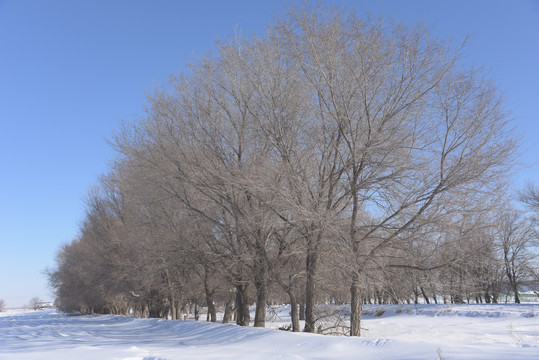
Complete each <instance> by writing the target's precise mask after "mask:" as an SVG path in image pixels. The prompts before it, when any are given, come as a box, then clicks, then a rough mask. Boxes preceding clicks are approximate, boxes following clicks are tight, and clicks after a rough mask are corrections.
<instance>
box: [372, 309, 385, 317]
mask: <svg viewBox="0 0 539 360" xmlns="http://www.w3.org/2000/svg"><path fill="white" fill-rule="evenodd" d="M385 312H386V311H385V310H378V311H377V312H376V314H374V316H376V317H380V316H382V315H384V313H385Z"/></svg>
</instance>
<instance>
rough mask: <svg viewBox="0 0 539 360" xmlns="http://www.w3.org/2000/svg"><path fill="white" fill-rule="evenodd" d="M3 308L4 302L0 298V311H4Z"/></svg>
mask: <svg viewBox="0 0 539 360" xmlns="http://www.w3.org/2000/svg"><path fill="white" fill-rule="evenodd" d="M5 308H6V302H5V301H4V299H0V312H1V311H4V310H5Z"/></svg>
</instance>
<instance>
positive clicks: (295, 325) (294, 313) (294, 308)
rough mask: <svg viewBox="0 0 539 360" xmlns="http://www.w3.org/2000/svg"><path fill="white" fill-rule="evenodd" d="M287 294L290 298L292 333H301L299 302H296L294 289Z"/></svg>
mask: <svg viewBox="0 0 539 360" xmlns="http://www.w3.org/2000/svg"><path fill="white" fill-rule="evenodd" d="M287 293H288V297H289V298H290V317H291V319H292V331H293V332H299V331H300V327H299V316H298V302H297V301H296V295H294V292H293V291H292V289H288V291H287Z"/></svg>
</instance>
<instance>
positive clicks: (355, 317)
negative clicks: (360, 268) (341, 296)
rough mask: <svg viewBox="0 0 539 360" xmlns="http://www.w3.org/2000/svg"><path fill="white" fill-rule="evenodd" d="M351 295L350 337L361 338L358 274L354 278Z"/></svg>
mask: <svg viewBox="0 0 539 360" xmlns="http://www.w3.org/2000/svg"><path fill="white" fill-rule="evenodd" d="M350 295H351V303H350V336H361V292H360V289H359V275H357V274H354V275H353V276H352V285H351V286H350Z"/></svg>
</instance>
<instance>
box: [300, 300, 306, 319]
mask: <svg viewBox="0 0 539 360" xmlns="http://www.w3.org/2000/svg"><path fill="white" fill-rule="evenodd" d="M299 319H300V320H305V302H303V301H302V302H300V303H299Z"/></svg>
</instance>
